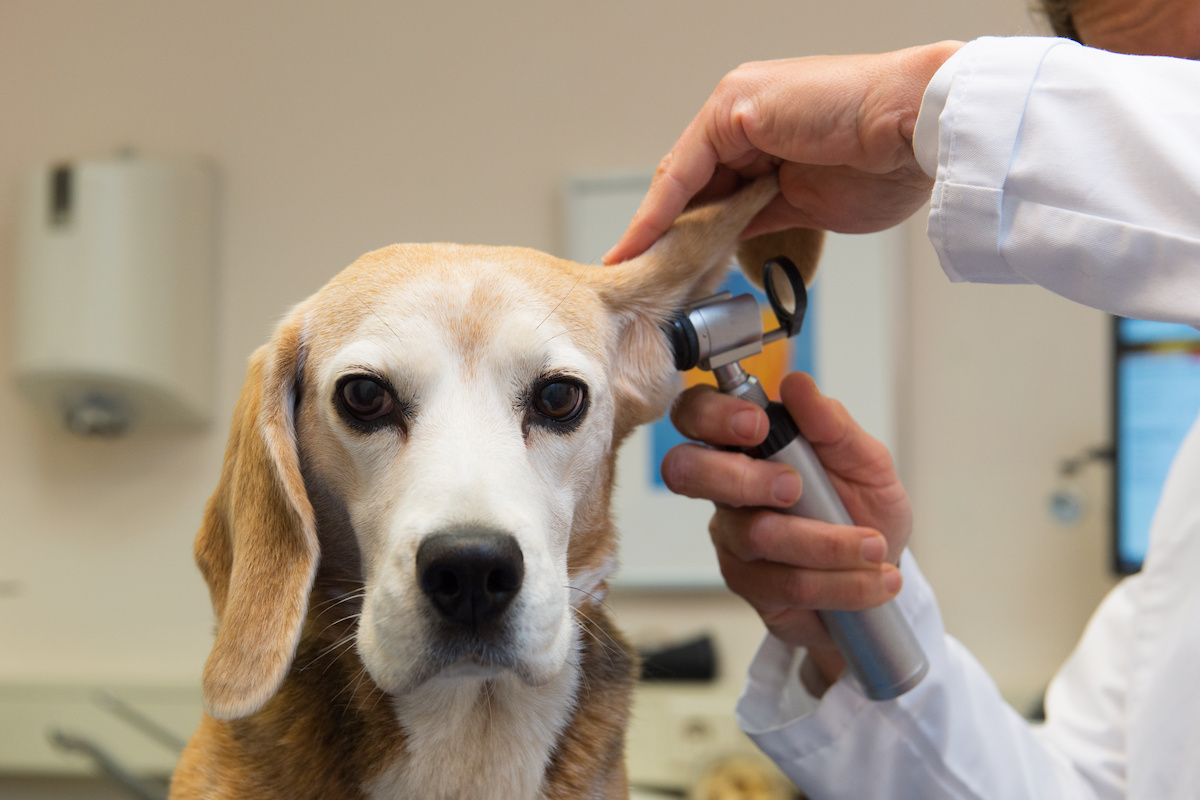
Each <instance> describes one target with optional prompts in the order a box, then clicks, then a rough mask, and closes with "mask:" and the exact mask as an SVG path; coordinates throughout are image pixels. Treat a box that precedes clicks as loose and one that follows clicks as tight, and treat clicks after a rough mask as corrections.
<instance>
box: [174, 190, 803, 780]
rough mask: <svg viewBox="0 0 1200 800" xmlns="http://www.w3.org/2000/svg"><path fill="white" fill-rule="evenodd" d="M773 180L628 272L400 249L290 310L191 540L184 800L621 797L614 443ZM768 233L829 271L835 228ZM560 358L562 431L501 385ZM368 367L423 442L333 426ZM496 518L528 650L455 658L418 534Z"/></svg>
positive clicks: (524, 255) (486, 251) (379, 254)
mask: <svg viewBox="0 0 1200 800" xmlns="http://www.w3.org/2000/svg"><path fill="white" fill-rule="evenodd" d="M775 191H776V187H775V186H774V184H773V183H771V182H760V183H759V184H756V185H754V186H752V187H750V188H749V189H748V190H746V191H744V192H742V193H741V194H739V195H738V196H735V197H734V198H733V199H731V200H730V201H728V202H725V203H723V204H721V205H718V206H714V207H710V208H704V209H700V210H698V211H693V212H690V213H689V214H687V215H685V216H684V217H682V218H681V219H680V220H679V221H678V222H677V224H676V226H675V227H674V228H673V229H672V231H671V232H670V233H668V234H667V236H665V237H664V238H663V239H662V240H661V241H660V242H659V243H658V244H656V245H655V246H654V247H653V248H652V249H651V250H650V251H649V252H648V253H646V254H645V255H644V256H642V257H640V258H639V259H636V260H635V261H632V262H629V263H627V264H624V265H620V266H618V267H608V268H606V267H585V266H582V265H578V264H571V263H569V262H564V261H561V260H558V259H554V258H552V257H550V256H547V255H544V254H542V253H537V252H535V251H530V250H523V249H519V248H480V247H465V246H458V245H396V246H393V247H389V248H384V249H382V250H378V251H375V252H373V253H368V254H367V255H365V256H363V257H362V258H361V259H359V260H358V261H357V262H355V263H354V264H353V265H351V266H350V267H348V268H347V269H346V270H344V271H343V272H342V273H341V274H339V275H338V276H337V277H335V278H334V279H333V280H332V281H330V283H329V284H328V285H327V286H326V287H324V288H323V289H322V290H321V291H320V292H318V293H317V294H316V295H314V296H313V297H311V298H309V299H308V300H307V301H305V302H304V303H302V304H301V305H300V306H298V307H297V308H296V309H295V310H294V311H293V312H292V314H291V315H289V317H288V318H287V319H286V320H285V321H284V322H283V324H282V325H281V326H280V328H279V330H278V331H277V333H276V335H275V337H274V338H273V339H272V341H271V342H270V343H268V344H267V345H266V346H264V347H263V348H261V349H260V350H259V351H258V352H257V353H255V355H254V357H253V358H252V360H251V364H250V370H249V373H248V376H247V379H246V383H245V386H244V388H243V390H242V395H241V398H240V399H239V402H238V406H237V409H236V410H235V413H234V422H233V425H232V429H231V431H230V438H229V444H228V448H227V450H226V454H225V461H224V465H223V468H222V474H221V479H220V481H219V483H218V486H217V490H216V492H215V493H214V494H213V496H212V499H211V500H210V501H209V503H208V506H207V507H206V509H205V515H204V522H203V525H202V527H201V529H200V532H199V533H198V535H197V537H196V560H197V563H198V564H199V566H200V569H201V572H202V573H203V575H204V578H205V580H206V581H207V583H208V586H209V590H210V593H211V595H212V602H213V608H214V610H215V612H216V616H217V634H216V639H215V642H214V645H213V650H212V653H211V655H210V656H209V659H208V662H207V664H206V666H205V672H204V684H203V687H204V699H205V708H206V714H205V717H204V720H203V722H202V723H201V726H200V728H199V729H198V730H197V731H196V734H195V735H194V736H193V738H192V740H191V742H190V743H189V745H188V748H187V750H186V751H185V753H184V756H183V758H182V760H181V762H180V765H179V768H178V769H177V771H176V774H175V778H174V781H173V784H172V790H171V796H172V797H173V798H264V799H265V798H281V799H282V798H287V800H299V799H300V798H324V799H330V798H374V797H378V798H384V797H419V798H421V800H434V798H451V797H472V798H493V797H494V798H505V799H506V800H508V799H509V798H519V797H539V798H553V799H554V800H558V799H559V798H562V799H563V800H565V799H566V798H615V797H624V796H626V794H627V792H628V787H627V783H626V778H625V770H624V763H623V748H624V728H625V724H626V722H627V719H628V708H629V695H630V692H631V691H632V687H633V684H634V681H635V678H636V659H635V656H634V654H633V651H632V649H631V648H630V647H629V646H628V644H627V643H626V642H625V641H624V640H623V638H622V637H621V635H620V634H619V632H618V631H617V630H616V628H615V626H614V625H613V624H612V621H611V620H610V619H609V616H608V613H607V611H606V610H605V608H604V606H603V605H602V603H601V600H602V598H603V595H604V592H605V590H606V589H605V587H606V584H605V580H606V578H607V576H608V574H609V573H610V572H611V570H612V568H613V566H614V565H615V561H616V535H615V532H614V530H613V526H612V523H611V520H610V516H609V501H610V495H611V490H612V482H613V477H614V476H613V469H614V464H615V452H616V447H617V445H618V444H619V443H620V441H621V440H622V439H623V438H624V437H625V435H627V434H628V433H629V431H631V430H632V429H633V428H634V427H635V426H637V425H639V424H642V423H644V422H648V421H650V420H652V419H654V418H656V417H658V416H660V415H661V414H662V413H663V412H664V411H665V409H666V408H667V406H668V404H669V402H670V400H671V399H672V397H673V395H674V393H675V391H676V386H677V380H676V376H675V374H674V371H673V368H672V361H671V357H670V353H669V352H668V345H667V342H666V340H665V337H664V336H663V335H662V333H661V332H660V330H659V325H660V324H661V323H662V321H663V320H664V319H665V318H666V317H667V316H669V315H670V314H671V313H672V312H673V311H674V310H675V309H677V308H679V307H680V306H681V305H683V304H684V303H686V302H688V301H690V300H693V299H697V298H699V297H701V296H704V295H706V294H709V293H710V292H711V291H712V290H713V288H714V286H715V285H716V283H717V282H718V281H719V280H720V277H721V275H722V273H723V272H724V269H725V266H726V263H727V261H728V259H729V257H730V255H731V253H732V251H733V249H734V245H735V242H736V237H737V233H738V232H739V231H740V230H741V229H742V228H743V227H744V226H745V224H746V223H747V222H748V221H749V220H750V219H751V217H753V215H754V214H755V213H756V212H757V211H758V209H760V208H761V207H762V206H763V205H765V204H766V203H767V202H768V201H769V200H770V199H771V197H772V196H773V195H774V193H775ZM814 242H817V244H814ZM770 248H771V249H772V252H771V255H778V254H780V252H775V249H776V248H780V249H781V252H783V253H785V254H789V255H791V256H793V258H794V260H797V263H799V264H801V266H802V269H804V270H807V271H806V273H805V274H806V275H811V272H812V269H813V268H814V267H815V259H816V254H817V251H818V250H819V235H818V234H814V233H812V232H801V233H799V234H797V235H795V236H793V237H791V238H790V239H788V240H786V241H777V242H774V243H772V244H771V245H770ZM743 250H745V248H743ZM756 257H757V256H756ZM539 359H540V360H539ZM542 361H545V362H547V363H551V362H553V363H552V366H553V365H557V364H558V363H559V362H562V364H565V365H566V366H564V367H562V368H563V369H568V370H574V371H576V372H582V373H583V376H584V377H585V378H586V382H587V383H588V386H589V392H590V395H589V396H590V400H591V406H590V408H589V411H588V415H587V416H586V418H585V419H584V422H583V423H581V426H580V427H579V428H578V430H577V431H575V432H572V433H571V434H570V435H562V434H557V433H555V434H547V433H543V432H540V431H533V432H529V431H525V432H524V433H523V434H522V432H521V429H519V428H518V427H516V423H515V422H513V421H512V420H511V419H509V417H507V416H505V414H511V413H512V403H513V401H512V400H505V399H504V398H505V397H506V396H507V395H505V394H504V392H506V391H509V389H510V384H513V385H516V384H519V383H520V381H521V380H523V377H522V376H528V375H531V374H536V371H537V370H538V369H543V368H544V367H541V366H539V364H541V363H542ZM360 368H367V369H376V370H379V371H380V372H386V373H387V376H388V377H389V379H390V380H391V381H392V382H393V384H395V385H396V386H397V391H398V393H399V394H402V395H403V394H404V393H405V392H411V393H412V395H413V396H412V397H408V396H405V397H403V398H401V399H402V400H404V401H405V402H411V404H412V406H413V408H415V409H416V410H415V411H414V412H413V413H414V415H415V419H414V421H413V422H412V425H413V427H412V428H411V429H407V428H405V429H403V430H402V431H398V432H396V433H392V432H388V433H378V432H375V433H370V434H368V435H366V436H364V435H363V434H361V432H360V433H358V434H356V433H354V432H353V431H349V430H347V429H346V428H345V426H343V425H340V424H339V422H338V419H337V416H336V414H335V413H334V411H332V410H331V406H332V401H331V398H330V387H331V386H332V385H333V383H332V381H334V379H335V378H336V377H337V376H338V375H339V374H346V370H347V369H360ZM556 368H557V367H556ZM447 387H449V388H447ZM476 393H478V395H477V396H476ZM489 415H490V416H489ZM475 417H479V419H475ZM472 426H474V427H472ZM460 427H462V428H464V429H468V430H469V431H475V432H476V433H479V432H482V433H479V435H477V436H476V437H475V438H474V439H470V440H466V439H462V438H461V437H460V434H459V428H460ZM463 435H464V436H465V434H463ZM522 436H524V439H522ZM456 437H460V438H456ZM495 459H498V461H494V460H495ZM502 465H508V466H502ZM489 466H491V469H489ZM513 470H517V471H523V472H520V474H521V475H526V477H524V478H521V479H520V480H519V481H517V482H514V479H513V477H512V475H509V474H507V473H511V472H513ZM506 481H508V482H507V483H506ZM513 492H515V493H516V494H517V495H519V496H514V497H513V498H511V502H510V498H509V494H511V493H513ZM439 498H441V499H439ZM543 501H544V502H546V503H548V505H546V506H545V507H541V506H540V503H542V502H543ZM493 515H494V518H495V519H497V520H502V521H504V523H505V524H506V525H507V526H508V528H506V530H507V529H511V530H512V531H515V533H514V536H516V537H518V538H519V539H520V542H521V547H522V549H523V552H524V554H525V555H524V558H525V561H526V569H527V573H528V576H527V579H526V586H523V587H522V590H521V592H522V594H521V595H519V596H518V600H515V601H514V608H513V610H512V611H510V612H506V613H509V614H510V615H511V616H513V617H514V618H515V621H514V622H513V623H512V627H513V632H511V633H506V634H505V635H506V636H507V637H508V638H507V639H505V643H506V646H509V649H511V650H512V651H513V652H514V653H515V655H513V656H512V657H511V658H512V659H513V661H512V662H511V664H510V665H509V666H503V667H495V666H492V665H490V662H489V664H486V665H483V666H479V665H472V663H466V664H465V665H459V664H457V663H455V664H451V665H450V666H449V667H444V666H438V665H437V664H436V663H435V662H434V661H431V660H430V659H432V658H434V656H433V655H432V654H431V653H426V652H425V651H423V650H422V649H421V647H420V645H419V642H421V641H424V640H423V639H421V638H420V637H421V635H422V628H421V626H422V625H424V624H426V623H425V622H424V618H425V617H426V616H428V615H427V614H426V613H425V612H424V611H423V610H422V606H421V605H420V596H419V592H417V593H415V594H414V592H413V590H412V587H411V586H410V585H409V584H410V583H411V579H410V577H409V575H410V573H411V572H412V569H411V566H410V565H411V564H412V563H413V561H412V559H413V553H414V550H415V548H416V546H417V543H419V541H420V538H419V534H421V533H427V532H429V531H426V530H425V529H424V528H423V527H422V526H423V525H428V526H432V528H433V529H439V526H440V527H442V528H444V527H445V525H447V524H457V523H460V522H463V521H466V522H473V521H480V520H482V521H486V522H490V521H491V520H492V519H493ZM497 524H499V523H497ZM414 531H415V532H414ZM563 583H565V584H566V586H562V585H561V584H563ZM560 619H561V620H565V622H562V623H561V624H560V622H559V621H558V620H560ZM522 626H524V627H522ZM410 635H411V636H412V637H415V638H412V639H411V642H416V643H418V644H417V645H415V647H416V648H417V649H415V650H414V649H413V646H412V645H404V644H402V643H403V642H410V638H409V637H410ZM510 639H511V641H509V640H510ZM504 652H507V651H504ZM506 663H507V662H506ZM431 664H432V665H433V666H430V665H431ZM443 669H447V670H449V671H448V672H440V671H439V670H443ZM431 670H432V671H431ZM443 676H453V677H443Z"/></svg>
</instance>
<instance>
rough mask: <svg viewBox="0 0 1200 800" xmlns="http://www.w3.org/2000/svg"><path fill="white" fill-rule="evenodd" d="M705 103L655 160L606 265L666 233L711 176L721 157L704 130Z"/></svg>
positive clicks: (636, 252)
mask: <svg viewBox="0 0 1200 800" xmlns="http://www.w3.org/2000/svg"><path fill="white" fill-rule="evenodd" d="M707 110H708V106H705V107H704V108H702V109H701V111H700V114H699V115H697V117H696V119H694V120H692V123H691V124H690V125H688V127H687V128H686V129H685V130H684V132H683V135H682V136H680V137H679V141H678V142H676V143H675V146H674V147H672V148H671V151H670V152H669V153H667V154H666V155H665V156H664V157H663V159H662V161H660V162H659V163H658V169H657V170H655V173H654V179H653V180H651V182H650V189H649V190H648V191H647V192H646V196H645V197H644V198H643V199H642V203H641V205H640V206H638V210H637V212H635V213H634V215H633V219H632V220H631V221H630V223H629V228H628V229H627V230H626V231H625V234H624V235H623V236H622V237H621V239H620V241H618V242H617V243H616V244H615V245H614V246H613V248H612V249H611V250H609V251H608V252H607V253H605V255H604V258H603V261H604V263H605V264H616V263H619V262H622V261H628V260H629V259H631V258H633V257H634V256H637V255H640V254H642V253H643V252H645V251H646V249H647V248H649V247H650V245H652V244H654V243H655V242H656V241H658V238H659V237H660V236H662V235H663V234H664V233H666V232H667V229H669V228H670V227H671V223H673V222H674V221H675V218H676V217H678V216H679V214H680V213H681V212H682V211H683V210H684V209H685V208H687V204H688V202H689V201H690V200H691V199H692V197H694V196H695V195H696V193H697V192H699V191H700V190H701V189H703V188H704V187H705V186H706V185H708V182H709V181H710V180H711V179H712V177H713V173H714V171H715V170H716V168H717V164H718V163H721V159H720V157H719V156H718V155H717V152H716V150H715V149H714V148H713V146H712V142H711V141H710V140H709V138H708V136H707V132H706V130H705V124H706V121H705V119H704V115H705V114H706V113H707Z"/></svg>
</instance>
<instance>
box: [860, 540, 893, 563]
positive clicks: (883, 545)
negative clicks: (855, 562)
mask: <svg viewBox="0 0 1200 800" xmlns="http://www.w3.org/2000/svg"><path fill="white" fill-rule="evenodd" d="M886 555H887V540H886V539H884V538H883V537H882V536H868V537H867V538H866V539H863V543H862V557H863V560H864V561H870V562H872V563H875V564H879V563H881V562H882V561H883V557H884V556H886Z"/></svg>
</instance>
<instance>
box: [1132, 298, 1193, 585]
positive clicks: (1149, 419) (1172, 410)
mask: <svg viewBox="0 0 1200 800" xmlns="http://www.w3.org/2000/svg"><path fill="white" fill-rule="evenodd" d="M1115 330H1116V337H1115V338H1116V346H1115V348H1114V354H1115V359H1116V363H1115V372H1116V374H1115V390H1116V398H1115V399H1116V402H1115V405H1114V410H1115V415H1114V420H1115V424H1114V428H1115V431H1114V432H1115V443H1116V469H1115V470H1114V490H1115V491H1114V517H1115V534H1116V535H1115V537H1114V563H1115V566H1116V569H1117V571H1118V572H1121V573H1126V574H1127V573H1131V572H1136V571H1138V570H1139V569H1141V566H1142V561H1143V560H1144V559H1145V557H1146V547H1147V544H1148V543H1149V537H1150V522H1151V520H1152V519H1153V516H1154V510H1155V508H1157V506H1158V499H1159V495H1160V494H1161V493H1162V487H1163V482H1164V481H1165V480H1166V477H1167V470H1168V469H1169V468H1170V466H1171V461H1172V460H1173V459H1174V457H1175V452H1176V451H1177V450H1178V449H1179V445H1180V443H1181V442H1182V441H1183V438H1184V436H1185V435H1186V434H1187V432H1188V430H1189V429H1190V428H1191V426H1192V423H1193V422H1195V420H1196V416H1197V414H1198V413H1200V331H1197V330H1196V329H1194V328H1192V327H1190V326H1188V325H1179V324H1173V323H1164V322H1145V321H1142V320H1131V319H1117V322H1116V326H1115Z"/></svg>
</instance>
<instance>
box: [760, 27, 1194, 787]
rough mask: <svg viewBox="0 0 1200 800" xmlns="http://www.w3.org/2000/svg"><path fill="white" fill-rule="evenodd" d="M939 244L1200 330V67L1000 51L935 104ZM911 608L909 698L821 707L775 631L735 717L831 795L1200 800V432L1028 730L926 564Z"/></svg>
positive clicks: (923, 121)
mask: <svg viewBox="0 0 1200 800" xmlns="http://www.w3.org/2000/svg"><path fill="white" fill-rule="evenodd" d="M914 148H915V149H916V151H917V154H918V159H919V160H920V161H921V163H922V166H924V167H925V168H926V170H927V171H929V172H930V173H931V174H933V172H934V171H935V169H936V186H935V188H934V193H933V203H932V210H931V213H930V218H929V236H930V239H931V240H932V242H933V243H934V246H935V248H936V249H937V251H938V255H939V258H940V259H941V262H942V265H943V268H944V269H945V271H946V272H947V274H948V275H949V276H950V277H951V278H952V279H953V280H968V281H979V282H993V283H1016V282H1021V283H1037V284H1040V285H1042V286H1045V287H1047V288H1049V289H1051V290H1053V291H1055V292H1057V293H1059V294H1062V295H1064V296H1066V297H1068V298H1071V299H1073V300H1076V301H1078V302H1081V303H1085V304H1087V305H1090V306H1094V307H1097V308H1102V309H1105V310H1108V311H1113V312H1116V313H1120V314H1123V315H1126V316H1134V317H1143V318H1148V319H1158V320H1167V321H1176V322H1186V323H1190V324H1193V325H1198V324H1200V63H1193V62H1187V61H1180V60H1176V59H1164V58H1148V57H1130V56H1119V55H1114V54H1110V53H1105V52H1101V51H1097V50H1091V49H1088V48H1084V47H1080V46H1078V45H1076V44H1074V43H1070V42H1065V41H1063V40H1057V39H1044V38H1016V39H982V40H979V41H976V42H972V43H970V44H968V45H967V46H966V47H964V48H963V49H962V50H961V51H959V53H958V54H957V55H956V56H954V58H953V59H952V60H951V61H949V62H947V64H946V65H945V66H944V67H943V69H942V70H941V71H939V73H938V75H937V76H936V77H935V79H934V81H933V82H932V83H931V84H930V87H929V89H928V90H927V92H926V96H925V102H924V104H923V106H922V112H921V118H920V120H919V122H918V126H917V131H916V135H915V138H914ZM902 571H903V573H904V578H905V583H904V589H903V590H902V591H901V593H900V595H899V597H898V599H897V602H898V603H899V604H900V607H901V609H902V610H903V612H904V614H905V615H906V617H907V618H908V619H909V621H910V622H911V624H912V625H913V628H914V629H915V631H916V632H917V636H918V638H919V639H920V641H921V644H922V646H923V647H924V649H925V652H926V653H927V654H928V656H929V658H930V662H931V668H930V671H929V674H928V676H927V677H926V678H925V680H924V682H923V683H922V684H920V685H919V686H918V687H917V688H916V689H914V690H912V691H911V692H909V693H908V694H906V695H904V696H903V697H901V698H899V699H898V700H895V701H889V702H882V703H878V702H873V701H871V700H868V699H867V698H866V697H865V696H864V694H863V692H862V690H861V688H860V686H859V685H858V684H857V682H856V681H855V680H854V679H853V678H850V677H843V678H842V679H841V680H839V681H838V682H837V683H835V684H834V685H833V686H832V687H830V689H829V690H828V691H827V692H826V693H825V695H824V696H823V697H822V698H821V699H820V701H817V700H815V699H814V698H812V697H810V696H809V695H808V693H807V692H806V691H805V690H804V689H803V688H802V687H801V685H800V684H799V682H798V681H797V680H796V675H797V672H798V670H797V666H798V663H799V660H800V658H801V655H802V654H801V653H798V652H796V651H795V649H794V648H791V647H789V646H787V645H785V644H783V643H782V642H780V641H778V640H776V639H774V638H770V637H768V639H767V640H766V641H765V642H764V643H763V645H762V647H761V649H760V650H759V653H758V654H757V656H756V657H755V660H754V662H753V664H752V665H751V668H750V675H749V679H748V681H747V684H746V688H745V691H744V693H743V696H742V699H741V700H740V702H739V704H738V717H739V722H740V723H741V725H742V727H743V729H744V730H745V731H746V732H747V733H749V734H750V735H751V736H752V737H753V738H754V739H755V740H756V741H757V742H758V744H759V746H760V747H762V749H763V750H764V751H765V752H767V753H768V754H769V755H770V756H771V757H772V758H773V759H774V760H775V761H776V762H777V763H778V764H779V765H780V766H781V767H782V768H783V769H784V771H786V772H787V773H788V774H790V775H791V776H792V778H793V779H794V780H795V781H796V783H797V785H799V786H800V787H801V788H803V789H804V790H805V791H806V792H807V793H808V794H809V795H810V796H812V797H814V798H819V799H822V800H823V799H824V798H854V800H871V798H899V799H902V800H910V799H911V800H937V798H995V799H996V800H1001V799H1008V798H1012V799H1013V800H1016V799H1017V798H1020V800H1028V799H1029V798H1054V800H1067V799H1073V798H1124V797H1128V798H1137V799H1138V800H1171V799H1172V798H1185V797H1186V798H1197V797H1200V425H1197V426H1196V427H1194V428H1193V430H1192V432H1191V433H1190V434H1189V436H1188V437H1187V440H1186V441H1185V443H1184V445H1183V447H1182V449H1181V450H1180V452H1179V454H1178V456H1177V457H1176V461H1175V464H1174V466H1173V467H1172V470H1171V474H1170V477H1169V478H1168V480H1167V484H1166V487H1165V489H1164V493H1163V497H1162V500H1161V503H1160V506H1159V508H1158V512H1157V514H1156V516H1155V518H1154V523H1153V528H1152V532H1151V541H1150V550H1149V555H1148V557H1147V560H1146V564H1145V567H1144V569H1143V571H1142V572H1141V573H1140V574H1138V575H1137V576H1135V577H1132V578H1129V579H1127V580H1125V581H1123V582H1122V583H1121V584H1120V585H1119V586H1117V587H1116V588H1115V589H1114V590H1113V592H1112V593H1111V594H1110V595H1109V596H1108V597H1107V598H1106V599H1105V601H1104V602H1103V603H1102V604H1101V606H1100V608H1099V609H1098V610H1097V611H1096V614H1095V616H1094V617H1093V618H1092V620H1091V622H1090V623H1089V625H1088V628H1087V630H1086V631H1085V633H1084V636H1083V639H1082V640H1081V642H1080V644H1079V646H1078V648H1077V649H1076V651H1075V652H1074V654H1072V656H1071V657H1070V659H1069V660H1068V661H1067V663H1066V664H1065V665H1064V666H1063V667H1062V669H1061V670H1060V672H1059V673H1058V675H1057V676H1056V677H1055V679H1054V681H1053V683H1052V684H1051V686H1050V689H1049V691H1048V693H1047V698H1046V709H1047V718H1048V719H1047V723H1046V724H1045V725H1044V726H1038V727H1035V726H1031V725H1029V724H1028V723H1026V722H1025V721H1024V720H1023V719H1022V718H1021V717H1020V716H1019V715H1018V714H1017V713H1016V712H1014V711H1013V710H1012V709H1011V708H1010V707H1009V706H1007V705H1006V704H1005V703H1004V701H1003V700H1002V699H1001V697H1000V694H999V692H998V691H997V689H996V687H995V685H994V684H993V682H992V680H991V679H990V678H989V676H988V675H987V674H986V672H984V670H983V669H982V667H980V665H979V664H978V663H977V662H976V661H975V660H974V658H972V656H971V654H970V653H968V652H967V651H966V649H965V648H963V646H962V645H961V644H960V643H958V642H957V641H956V640H955V639H953V638H952V637H950V636H948V635H946V632H945V630H944V628H943V625H942V620H941V616H940V614H939V612H938V607H937V603H936V600H935V598H934V595H933V592H932V590H931V588H930V586H929V584H928V583H927V582H926V580H925V579H924V577H923V576H922V575H921V573H920V570H919V568H918V566H917V564H916V561H915V559H913V558H912V556H911V554H906V555H905V556H904V558H903V560H902Z"/></svg>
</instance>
